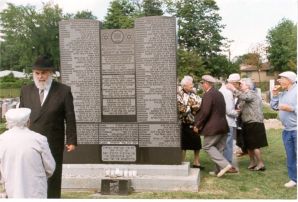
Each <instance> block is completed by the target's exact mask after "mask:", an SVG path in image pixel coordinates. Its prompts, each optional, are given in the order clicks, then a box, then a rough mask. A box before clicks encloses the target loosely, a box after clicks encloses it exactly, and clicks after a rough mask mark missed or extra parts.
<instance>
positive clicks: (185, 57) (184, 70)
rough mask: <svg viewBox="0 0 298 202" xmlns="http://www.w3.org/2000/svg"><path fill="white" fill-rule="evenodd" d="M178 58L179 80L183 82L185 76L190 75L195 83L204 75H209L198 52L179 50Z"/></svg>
mask: <svg viewBox="0 0 298 202" xmlns="http://www.w3.org/2000/svg"><path fill="white" fill-rule="evenodd" d="M177 57H178V62H177V72H178V78H179V80H181V79H182V78H183V76H185V75H190V76H192V77H193V78H194V80H195V81H199V80H200V77H201V76H202V75H203V74H205V73H208V71H207V70H206V69H205V66H204V62H203V60H202V58H201V57H200V56H198V54H197V53H196V52H193V51H188V50H183V49H179V50H178V52H177Z"/></svg>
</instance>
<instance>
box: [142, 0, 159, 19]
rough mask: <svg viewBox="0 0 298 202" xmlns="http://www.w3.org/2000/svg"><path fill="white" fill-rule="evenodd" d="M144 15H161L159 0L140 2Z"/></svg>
mask: <svg viewBox="0 0 298 202" xmlns="http://www.w3.org/2000/svg"><path fill="white" fill-rule="evenodd" d="M142 9H143V13H142V14H143V15H144V16H161V15H163V10H162V1H161V0H144V1H143V4H142Z"/></svg>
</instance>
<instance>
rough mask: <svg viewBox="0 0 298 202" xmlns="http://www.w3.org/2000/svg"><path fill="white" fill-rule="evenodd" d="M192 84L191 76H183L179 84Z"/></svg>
mask: <svg viewBox="0 0 298 202" xmlns="http://www.w3.org/2000/svg"><path fill="white" fill-rule="evenodd" d="M192 82H193V78H192V77H191V76H184V77H183V79H182V80H181V82H180V84H181V86H182V87H183V86H185V85H186V84H188V83H192Z"/></svg>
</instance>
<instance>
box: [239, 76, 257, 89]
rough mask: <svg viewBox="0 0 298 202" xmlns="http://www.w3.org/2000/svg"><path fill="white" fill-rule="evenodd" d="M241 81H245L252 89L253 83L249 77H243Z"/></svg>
mask: <svg viewBox="0 0 298 202" xmlns="http://www.w3.org/2000/svg"><path fill="white" fill-rule="evenodd" d="M241 82H243V83H245V85H247V86H248V88H249V89H250V90H253V89H254V83H253V82H252V80H251V78H243V79H241Z"/></svg>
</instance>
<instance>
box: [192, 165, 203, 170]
mask: <svg viewBox="0 0 298 202" xmlns="http://www.w3.org/2000/svg"><path fill="white" fill-rule="evenodd" d="M192 167H193V168H200V169H201V170H204V168H205V167H204V166H201V165H199V166H197V165H192Z"/></svg>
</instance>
